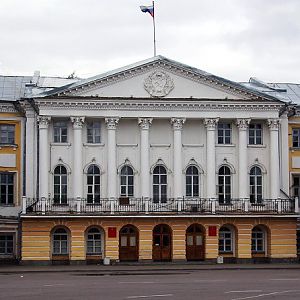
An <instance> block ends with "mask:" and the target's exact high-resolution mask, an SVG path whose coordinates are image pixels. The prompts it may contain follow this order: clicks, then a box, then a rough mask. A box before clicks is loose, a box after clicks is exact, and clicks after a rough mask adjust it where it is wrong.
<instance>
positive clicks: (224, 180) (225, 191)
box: [218, 166, 231, 204]
mask: <svg viewBox="0 0 300 300" xmlns="http://www.w3.org/2000/svg"><path fill="white" fill-rule="evenodd" d="M218 198H219V203H220V204H228V203H230V200H231V171H230V169H229V167H227V166H222V167H221V168H220V169H219V174H218Z"/></svg>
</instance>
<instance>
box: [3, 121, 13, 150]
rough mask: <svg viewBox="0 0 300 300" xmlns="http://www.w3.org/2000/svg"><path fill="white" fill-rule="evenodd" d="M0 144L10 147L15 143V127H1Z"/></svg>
mask: <svg viewBox="0 0 300 300" xmlns="http://www.w3.org/2000/svg"><path fill="white" fill-rule="evenodd" d="M0 143H1V144H9V145H11V144H14V143H15V125H0Z"/></svg>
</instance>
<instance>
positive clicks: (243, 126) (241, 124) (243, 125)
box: [236, 119, 251, 130]
mask: <svg viewBox="0 0 300 300" xmlns="http://www.w3.org/2000/svg"><path fill="white" fill-rule="evenodd" d="M250 121H251V119H237V120H236V125H237V127H238V128H239V130H247V129H248V127H249V124H250Z"/></svg>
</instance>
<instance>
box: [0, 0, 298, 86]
mask: <svg viewBox="0 0 300 300" xmlns="http://www.w3.org/2000/svg"><path fill="white" fill-rule="evenodd" d="M151 3H152V2H151V1H150V0H26V1H25V0H0V74H1V75H32V74H33V72H34V71H35V70H40V71H41V75H49V76H67V75H69V74H71V73H72V72H73V71H75V73H76V75H77V76H79V77H83V78H86V77H89V76H93V75H96V74H100V73H103V72H105V71H108V70H112V69H115V68H118V67H122V66H125V65H127V64H131V63H134V62H137V61H139V60H143V59H146V58H149V57H151V56H153V36H152V29H153V27H152V18H151V16H150V15H149V14H145V13H142V12H141V11H140V9H139V6H140V5H149V4H151ZM155 3H156V4H155V5H156V31H157V52H158V54H160V55H163V56H166V57H168V58H170V59H174V60H177V61H179V62H182V63H185V64H188V65H191V66H193V67H197V68H200V69H203V70H205V71H207V72H210V73H213V74H216V75H219V76H223V77H225V78H228V79H231V80H235V81H247V80H248V79H249V77H251V76H255V77H257V78H259V79H261V80H263V81H266V82H294V83H300V78H299V77H300V76H299V75H300V0H251V1H248V0H182V1H178V0H176V1H174V0H156V1H155Z"/></svg>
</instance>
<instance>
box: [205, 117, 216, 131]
mask: <svg viewBox="0 0 300 300" xmlns="http://www.w3.org/2000/svg"><path fill="white" fill-rule="evenodd" d="M218 122H219V118H210V119H208V118H207V119H204V121H203V123H204V126H205V127H206V128H207V130H215V129H216V126H217V124H218Z"/></svg>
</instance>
